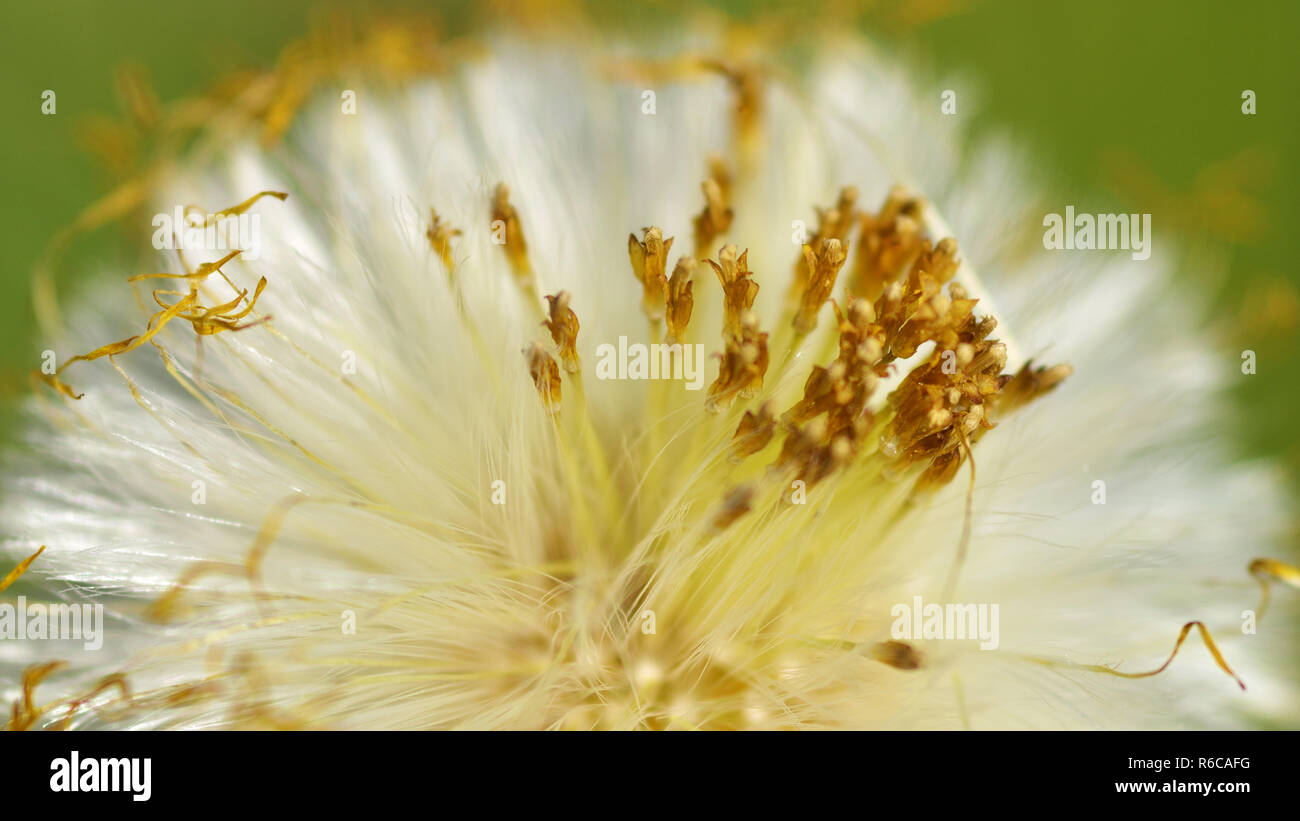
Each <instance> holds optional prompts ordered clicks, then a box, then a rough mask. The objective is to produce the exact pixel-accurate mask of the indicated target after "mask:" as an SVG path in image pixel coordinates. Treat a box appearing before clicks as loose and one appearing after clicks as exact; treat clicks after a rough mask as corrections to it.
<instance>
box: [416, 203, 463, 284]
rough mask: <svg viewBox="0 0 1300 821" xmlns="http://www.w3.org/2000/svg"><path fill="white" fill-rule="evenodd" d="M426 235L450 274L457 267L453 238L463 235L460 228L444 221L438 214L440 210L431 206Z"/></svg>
mask: <svg viewBox="0 0 1300 821" xmlns="http://www.w3.org/2000/svg"><path fill="white" fill-rule="evenodd" d="M424 235H425V236H426V237H428V238H429V245H430V246H431V247H432V248H433V252H434V253H435V254H437V255H438V258H439V259H441V260H442V264H443V265H444V266H446V268H447V273H449V274H450V273H451V271H452V269H453V268H454V267H455V266H454V265H453V264H452V258H451V239H452V237H458V236H460V235H461V232H460V229H459V228H452V227H451V226H450V225H448V224H447V223H445V222H443V221H442V218H441V217H439V216H438V212H437V211H435V210H434V209H432V208H430V209H429V227H428V229H427V230H426V231H425V232H424Z"/></svg>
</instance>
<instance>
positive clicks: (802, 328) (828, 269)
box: [794, 238, 848, 334]
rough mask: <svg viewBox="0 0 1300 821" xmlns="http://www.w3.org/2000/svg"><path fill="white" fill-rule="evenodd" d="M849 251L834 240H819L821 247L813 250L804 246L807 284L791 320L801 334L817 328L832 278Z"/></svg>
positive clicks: (833, 280)
mask: <svg viewBox="0 0 1300 821" xmlns="http://www.w3.org/2000/svg"><path fill="white" fill-rule="evenodd" d="M847 255H848V250H847V248H845V246H844V245H843V244H842V243H841V242H840V241H839V240H838V239H834V238H830V239H826V240H822V241H821V242H820V248H819V249H818V250H817V251H814V250H813V247H812V246H811V245H805V246H804V247H803V256H804V263H805V264H806V265H807V267H808V272H809V273H808V285H807V287H806V288H805V289H804V291H803V295H802V297H800V300H799V312H798V313H797V314H796V315H795V318H794V328H795V330H796V331H797V332H799V333H800V334H806V333H808V332H809V331H811V330H812V329H813V328H816V327H817V314H818V313H820V311H821V307H822V305H824V304H825V303H826V300H827V299H830V295H831V291H832V290H833V289H834V288H835V278H836V277H837V276H839V273H840V267H841V266H843V265H844V259H845V257H846V256H847Z"/></svg>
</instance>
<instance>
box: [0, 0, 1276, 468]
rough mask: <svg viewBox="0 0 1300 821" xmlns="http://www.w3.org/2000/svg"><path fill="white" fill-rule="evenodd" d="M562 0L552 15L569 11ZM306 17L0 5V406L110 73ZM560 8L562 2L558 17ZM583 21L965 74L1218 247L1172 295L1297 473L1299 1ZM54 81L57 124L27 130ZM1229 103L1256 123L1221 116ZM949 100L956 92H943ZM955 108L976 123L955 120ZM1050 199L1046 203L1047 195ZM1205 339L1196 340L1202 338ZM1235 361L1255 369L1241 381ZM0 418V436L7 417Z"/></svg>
mask: <svg viewBox="0 0 1300 821" xmlns="http://www.w3.org/2000/svg"><path fill="white" fill-rule="evenodd" d="M397 5H401V6H403V7H408V8H418V9H421V10H425V11H431V12H432V13H433V14H434V15H435V16H436V17H437V18H438V19H440V20H441V21H442V27H443V29H444V30H445V31H448V32H453V33H454V32H458V31H464V30H466V29H469V28H471V27H473V26H475V25H482V24H484V23H485V22H489V21H491V20H494V19H498V18H500V17H502V16H528V17H530V18H532V19H537V18H538V17H539V16H540V17H548V18H551V19H554V18H555V15H556V14H558V13H559V11H557V10H556V9H554V8H551V7H547V8H542V6H543V4H538V3H518V2H503V0H498V1H497V2H495V3H489V4H487V5H486V6H484V5H483V4H480V3H471V2H444V3H438V4H433V5H432V7H430V6H429V5H428V4H414V3H402V4H396V3H372V4H370V7H371V8H377V9H388V8H392V7H394V6H397ZM561 5H563V6H568V7H570V8H572V7H574V6H575V5H581V4H575V3H564V4H561ZM325 11H326V9H325V7H322V6H321V5H319V4H313V3H308V2H302V0H277V2H267V0H225V2H223V3H220V4H218V5H216V6H188V7H184V6H176V5H175V4H164V3H161V2H152V3H149V2H139V1H138V0H137V1H135V2H132V1H131V0H119V2H114V3H103V2H99V0H62V1H61V2H59V3H57V4H54V5H51V4H47V3H37V2H34V0H9V1H8V2H6V3H4V4H3V5H0V110H3V111H4V112H6V117H5V119H4V128H3V129H2V130H0V156H2V157H3V163H4V169H5V173H4V183H5V185H4V196H3V198H0V285H3V288H4V291H3V292H4V294H5V296H6V299H5V300H4V301H3V303H2V307H0V312H2V313H0V389H2V390H0V400H3V402H4V404H5V405H6V406H11V404H12V402H13V401H14V400H16V399H19V398H20V397H22V396H23V395H25V393H26V392H27V391H28V390H29V388H28V382H27V380H26V377H25V374H26V372H27V371H29V370H31V369H32V368H33V367H34V366H35V365H36V364H38V362H39V359H38V357H39V352H40V350H42V349H43V348H45V347H47V346H48V343H47V342H46V341H45V340H42V339H40V338H39V336H38V330H37V327H36V322H35V318H34V316H33V313H32V310H31V299H30V275H31V270H32V266H33V263H34V261H35V260H36V258H37V256H38V255H39V254H40V252H41V250H42V248H43V247H44V244H45V243H46V242H48V240H49V238H50V237H52V236H53V235H54V234H55V233H56V232H57V231H58V230H59V229H60V228H61V227H63V226H66V225H67V224H68V223H70V222H71V221H72V220H73V219H74V217H75V216H76V215H77V213H78V212H79V211H80V210H81V209H82V208H84V207H85V206H86V205H87V204H89V203H90V202H91V201H93V200H94V198H95V197H96V196H97V195H100V194H103V193H104V192H105V191H106V190H107V184H108V181H109V176H108V174H107V170H106V169H105V168H104V166H103V164H102V163H99V162H97V161H96V160H95V158H94V157H93V156H92V155H91V153H90V152H88V151H87V150H86V146H85V142H86V137H87V135H88V134H91V133H94V132H93V130H92V127H93V124H94V123H95V122H96V121H97V120H98V119H102V118H104V117H107V116H115V115H117V114H118V113H120V111H121V110H122V101H121V100H120V99H119V98H118V94H117V91H116V88H117V83H116V82H115V76H116V75H117V73H118V72H119V71H120V70H122V67H124V66H127V67H134V69H133V70H135V71H137V72H139V73H140V76H144V77H147V78H148V81H149V83H150V84H151V85H152V87H153V88H154V89H155V90H156V92H157V95H158V97H159V98H160V99H162V100H164V101H167V100H173V99H176V98H178V97H181V96H184V95H186V94H190V93H193V92H194V91H196V90H198V89H200V88H203V87H205V86H206V85H208V84H209V83H211V82H212V81H213V80H214V79H215V78H218V77H221V76H223V75H225V74H226V73H228V72H230V71H232V70H234V69H237V68H240V67H246V66H266V65H270V64H271V63H272V62H273V61H274V60H275V57H276V54H277V53H278V52H279V50H280V48H281V47H282V46H283V45H284V44H285V43H286V42H288V41H290V40H291V39H293V38H295V37H297V36H299V35H301V34H302V33H303V32H304V31H306V30H307V28H308V26H309V25H310V24H311V23H312V22H313V21H314V20H319V18H320V17H321V16H322V14H323V13H324V12H325ZM560 11H562V10H560ZM588 11H589V13H590V14H591V15H592V16H593V17H594V18H595V19H597V20H598V21H600V22H601V23H603V24H607V25H611V26H616V27H625V28H626V29H627V30H628V31H630V32H638V31H640V32H653V31H655V30H656V29H663V28H666V27H671V26H672V25H674V24H675V21H676V20H677V19H679V18H680V17H681V16H683V15H691V14H699V13H711V14H714V15H718V16H730V17H733V18H736V19H739V20H753V19H769V20H770V19H775V20H778V21H780V22H781V24H782V25H788V26H796V27H797V26H798V25H800V23H801V21H806V20H810V19H814V18H815V19H818V20H821V21H822V22H827V21H836V22H842V23H843V24H844V25H846V26H857V27H859V28H861V29H862V30H864V31H866V32H869V33H871V34H873V35H874V36H876V37H877V38H878V39H879V40H881V41H882V42H884V43H885V44H886V45H887V46H889V47H890V48H892V49H894V50H896V51H899V52H901V53H903V54H904V55H906V56H908V57H909V58H911V59H914V60H915V61H917V64H918V65H921V66H923V67H925V68H926V69H927V73H928V75H929V76H949V75H952V76H961V77H971V78H973V79H974V80H975V81H976V82H978V84H979V86H978V88H977V89H972V91H974V99H976V100H977V101H978V106H972V107H971V109H972V113H971V114H970V116H972V117H974V118H976V119H975V122H974V127H975V128H976V129H977V130H988V129H996V130H998V131H1002V130H1006V129H1008V128H1009V129H1010V130H1011V131H1012V132H1014V133H1016V134H1017V135H1018V136H1020V137H1021V138H1023V139H1025V140H1026V141H1027V142H1028V143H1029V145H1030V146H1031V149H1032V150H1031V152H1029V154H1030V155H1032V156H1034V158H1035V160H1034V167H1035V168H1036V169H1044V170H1046V172H1047V173H1048V175H1049V176H1050V177H1051V178H1052V179H1051V182H1052V183H1053V184H1054V185H1056V186H1057V189H1056V190H1059V191H1066V192H1075V193H1076V195H1075V196H1072V197H1071V201H1073V202H1075V203H1076V204H1078V205H1079V206H1080V208H1081V210H1093V211H1106V212H1121V211H1140V212H1141V211H1145V212H1152V213H1154V214H1155V215H1156V217H1155V224H1156V226H1157V227H1156V231H1157V232H1161V231H1162V230H1164V229H1166V228H1167V227H1168V228H1173V227H1174V226H1175V225H1176V226H1177V227H1178V228H1179V229H1180V230H1182V231H1184V232H1186V235H1187V236H1189V237H1192V238H1195V239H1196V240H1197V241H1198V242H1207V243H1211V244H1212V245H1211V246H1207V247H1213V248H1215V249H1218V251H1219V252H1221V253H1222V254H1224V255H1225V258H1226V259H1227V261H1228V263H1229V273H1230V275H1229V276H1228V277H1227V279H1226V280H1224V281H1222V282H1218V281H1216V282H1202V281H1198V280H1195V279H1193V278H1191V277H1192V274H1190V273H1189V274H1188V277H1189V279H1188V280H1187V284H1188V286H1189V287H1197V288H1203V289H1214V290H1213V293H1214V295H1215V299H1216V301H1215V305H1216V311H1215V316H1214V317H1213V318H1212V319H1213V323H1207V325H1210V324H1212V326H1213V329H1214V332H1215V333H1218V334H1219V335H1220V336H1219V338H1220V340H1221V342H1222V347H1223V362H1222V366H1223V368H1224V369H1225V373H1228V374H1232V375H1235V376H1236V377H1237V378H1236V380H1235V381H1236V383H1237V384H1238V385H1239V387H1238V388H1237V389H1236V390H1235V397H1236V399H1237V401H1238V402H1239V405H1240V410H1241V412H1240V414H1239V415H1238V416H1237V417H1236V419H1237V422H1236V424H1235V426H1234V428H1233V430H1232V435H1234V436H1235V437H1237V440H1238V441H1239V442H1240V445H1241V447H1242V448H1243V452H1245V453H1247V454H1250V455H1256V454H1267V455H1270V456H1274V457H1279V458H1280V459H1281V460H1282V461H1283V462H1284V463H1285V464H1286V466H1287V467H1288V469H1289V470H1290V472H1291V475H1292V476H1293V477H1297V476H1300V437H1297V436H1295V435H1293V434H1292V432H1291V431H1292V429H1291V409H1292V407H1293V406H1294V405H1295V404H1296V402H1295V400H1296V398H1297V396H1298V395H1300V390H1298V389H1297V387H1296V383H1297V382H1298V381H1300V380H1298V379H1297V377H1298V376H1300V356H1298V355H1297V351H1296V348H1297V340H1298V333H1297V331H1298V327H1297V323H1298V322H1300V297H1298V296H1297V294H1298V293H1300V267H1297V265H1296V264H1295V262H1294V260H1295V259H1296V258H1297V251H1300V234H1297V233H1296V232H1295V231H1292V230H1290V229H1288V227H1287V222H1286V217H1285V215H1286V214H1288V213H1291V214H1295V213H1297V211H1298V210H1300V209H1298V208H1297V206H1300V202H1298V200H1300V188H1298V187H1297V186H1296V185H1294V184H1293V183H1294V182H1295V181H1296V180H1297V179H1298V178H1300V177H1298V176H1297V171H1298V169H1297V166H1296V163H1297V157H1298V156H1300V151H1297V148H1300V145H1298V144H1300V127H1298V126H1300V122H1297V112H1298V111H1300V89H1297V83H1300V70H1298V69H1300V57H1298V56H1297V55H1298V54H1300V51H1298V50H1297V49H1296V48H1295V46H1294V43H1293V42H1292V40H1293V36H1294V32H1296V31H1298V30H1300V4H1295V3H1290V2H1281V1H1280V0H1279V1H1278V2H1270V3H1254V4H1236V5H1229V4H1224V3H1221V2H1209V0H1182V1H1180V2H1175V0H1164V1H1162V2H1142V3H1134V2H1131V0H1104V1H1103V2H1089V3H1070V4H1065V3H1042V2H1037V1H1036V0H1006V1H1005V2H997V1H996V0H985V2H979V0H967V2H963V1H962V0H911V2H903V1H902V0H876V1H875V2H871V1H870V0H868V2H861V3H849V2H831V3H827V4H819V5H813V4H798V5H795V4H777V3H770V2H761V0H756V1H755V2H739V1H738V0H737V1H735V2H714V3H706V4H696V5H694V6H690V7H688V6H685V5H683V4H681V3H677V2H665V0H659V1H658V2H649V3H644V4H640V5H637V6H635V7H629V8H624V7H623V4H615V5H610V4H600V3H591V4H590V8H589V10H588ZM44 89H54V90H55V91H56V92H57V94H58V113H57V114H56V115H54V116H43V115H42V114H41V110H40V103H41V93H42V91H43V90H44ZM1243 89H1252V90H1254V91H1255V92H1256V94H1257V104H1258V113H1257V114H1255V115H1253V116H1245V115H1243V114H1242V113H1241V94H1242V91H1243ZM963 95H964V92H962V93H961V94H959V98H961V97H962V96H963ZM976 109H977V110H976ZM1063 202H1064V201H1063ZM122 246H123V243H122V241H121V237H120V235H119V234H118V233H117V232H115V231H114V230H113V229H103V230H100V231H98V232H96V233H94V234H93V235H91V236H90V237H87V238H85V239H84V240H82V241H80V242H78V243H77V245H76V246H74V248H73V250H72V252H71V253H70V254H69V255H68V256H67V257H65V259H64V260H63V263H62V265H61V266H60V275H59V277H60V284H61V291H62V292H64V293H66V292H68V291H69V290H70V285H72V284H75V282H76V281H77V277H78V276H84V275H86V274H78V273H77V272H87V273H88V272H98V273H101V274H102V273H104V272H105V269H106V267H107V266H106V265H105V264H104V261H105V260H111V259H113V258H114V257H115V255H119V254H120V253H121V252H122ZM1208 332H1210V330H1209V328H1208V327H1207V333H1208ZM1243 348H1251V349H1253V350H1255V351H1256V352H1257V354H1258V358H1259V369H1258V374H1257V375H1255V376H1241V375H1240V370H1239V363H1240V353H1241V350H1242V349H1243ZM4 418H5V420H6V421H5V422H4V423H2V424H0V433H4V432H8V429H9V427H10V426H11V423H10V422H8V420H10V419H12V414H7V415H6V416H5V417H4Z"/></svg>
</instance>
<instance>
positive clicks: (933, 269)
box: [724, 237, 1070, 491]
mask: <svg viewBox="0 0 1300 821" xmlns="http://www.w3.org/2000/svg"><path fill="white" fill-rule="evenodd" d="M837 245H838V243H837V242H835V241H833V240H827V241H826V242H824V243H823V244H822V248H823V250H825V249H834V248H835V247H836V246H837ZM858 253H859V257H861V256H862V255H865V254H866V253H867V250H866V249H864V248H862V247H859V249H858ZM842 261H843V260H842V258H841V259H839V262H841V263H842ZM814 262H816V260H814ZM957 268H958V262H957V244H956V242H954V241H953V240H952V239H944V240H942V241H941V242H939V243H938V245H935V246H932V245H931V243H930V241H929V240H928V239H924V238H919V237H918V241H917V244H916V249H915V254H914V255H913V256H912V258H911V260H910V262H909V267H908V268H906V270H907V277H906V279H905V280H902V281H896V280H895V278H896V277H898V276H901V273H902V270H901V269H900V270H899V271H898V272H897V273H895V274H893V275H891V276H887V277H883V278H882V286H883V287H882V290H881V293H880V294H879V295H878V297H877V298H876V299H875V300H874V304H873V301H871V300H866V299H860V298H854V296H853V294H852V293H851V292H849V293H846V294H845V299H844V302H843V307H841V305H840V304H837V303H832V306H833V307H834V310H835V316H836V319H837V323H838V332H839V345H838V353H837V355H836V358H835V359H834V360H833V361H832V362H831V363H830V364H829V365H827V366H825V367H822V366H814V367H813V369H812V373H811V374H810V375H809V376H808V379H807V380H806V381H805V383H804V389H803V398H802V399H800V400H799V401H798V402H796V403H795V404H794V405H793V406H792V407H791V408H790V409H789V410H788V411H786V412H785V414H783V415H782V417H781V422H782V427H783V429H784V431H785V434H786V435H785V439H784V441H783V443H782V448H781V452H780V455H779V456H778V457H777V460H776V462H775V465H774V466H775V467H776V468H777V469H778V470H780V471H783V472H786V473H793V475H794V476H795V478H797V479H802V480H804V481H805V482H806V483H807V484H808V485H809V486H811V485H812V484H814V483H816V482H818V481H820V480H821V479H822V478H824V477H826V476H827V475H829V474H830V473H831V472H833V471H835V470H836V469H838V468H840V467H841V466H843V465H845V464H847V463H848V462H850V461H851V460H852V459H853V457H854V456H855V455H856V454H857V453H858V452H860V451H861V450H862V449H863V446H864V445H865V444H867V437H868V434H869V432H870V431H871V430H872V429H873V425H874V424H875V415H874V414H873V413H872V412H871V411H870V410H869V409H868V404H869V401H870V399H871V397H872V394H873V392H874V391H875V389H876V387H877V386H878V385H879V383H880V380H881V378H883V377H885V376H887V375H888V374H889V371H890V369H891V367H893V366H892V364H891V363H893V362H894V361H896V360H898V359H906V358H910V357H912V356H913V355H914V354H915V353H916V351H917V350H918V348H919V347H920V346H921V345H922V344H924V343H926V342H931V343H934V345H935V348H934V350H933V352H932V353H931V354H930V356H929V357H928V359H927V360H926V361H925V362H923V363H921V364H920V365H919V366H917V367H916V368H915V369H914V370H913V371H912V372H911V373H909V374H908V376H907V377H906V378H905V379H904V380H903V382H902V384H901V385H900V386H899V387H898V388H897V389H896V390H895V391H893V392H892V393H891V394H890V395H889V398H888V403H887V407H886V409H885V412H886V416H885V419H887V420H888V421H887V423H886V424H885V426H884V430H883V434H882V437H881V447H880V453H881V454H882V455H883V456H884V457H885V458H886V459H888V460H890V461H891V463H892V464H891V466H890V472H891V473H894V474H898V473H901V472H902V471H904V470H905V469H907V468H909V467H911V466H913V465H919V466H921V467H922V471H921V475H920V477H919V478H918V479H917V482H916V485H915V490H917V491H922V490H927V489H932V488H936V487H939V486H941V485H943V484H945V483H947V482H948V481H949V480H951V479H952V477H953V476H954V475H955V474H956V471H957V468H958V467H959V466H960V464H961V461H962V459H963V458H964V457H965V456H966V455H968V453H969V446H970V444H971V443H972V442H974V441H976V440H977V439H979V437H980V436H981V435H982V434H983V432H984V431H986V430H988V429H990V428H992V426H993V417H994V410H995V409H996V410H997V411H999V412H1001V413H1005V412H1008V411H1010V410H1013V409H1014V408H1016V407H1019V406H1020V405H1023V404H1024V403H1025V402H1027V401H1029V400H1030V399H1032V398H1034V397H1036V396H1040V395H1042V394H1044V393H1046V392H1047V391H1049V390H1051V389H1052V388H1053V387H1055V386H1056V385H1057V384H1059V383H1060V382H1061V380H1063V379H1064V378H1065V377H1066V376H1067V375H1068V374H1069V373H1070V368H1069V366H1068V365H1058V366H1056V367H1054V368H1039V369H1036V370H1035V369H1032V368H1029V367H1028V366H1026V368H1023V369H1021V371H1020V372H1019V373H1017V374H1016V375H1015V376H1014V377H1013V376H1011V375H1010V374H1005V375H1004V374H1003V369H1004V368H1005V367H1006V363H1007V351H1006V346H1005V345H1003V344H1002V343H1000V342H997V341H995V340H992V339H990V338H989V335H990V334H991V333H992V332H993V330H994V328H996V327H997V322H996V320H994V319H993V318H992V317H982V318H981V317H976V316H975V314H974V307H975V303H976V300H974V299H972V298H970V297H969V296H968V294H967V292H966V290H965V289H964V288H963V287H962V286H961V285H959V284H956V283H951V284H948V287H947V290H946V291H945V288H944V285H945V283H948V282H949V280H951V279H952V278H953V276H954V275H955V274H956V271H957ZM810 270H811V271H812V272H813V274H814V276H813V278H815V276H816V272H817V269H816V267H815V266H812V265H810ZM725 367H726V365H725V360H724V368H725ZM1008 389H1009V390H1008ZM760 413H761V412H760ZM765 422H766V420H764V419H763V418H762V417H761V416H754V417H752V418H750V417H747V418H746V419H745V420H744V421H742V424H741V427H740V429H738V430H737V432H736V435H735V437H733V445H732V455H733V457H734V458H744V457H745V456H748V455H750V454H752V453H756V452H758V451H759V450H761V449H762V447H763V446H765V445H766V444H767V441H768V439H763V440H762V442H761V444H760V445H758V446H757V447H750V446H748V445H745V444H742V441H743V442H750V441H752V440H751V437H752V436H753V435H754V433H755V431H759V430H762V429H763V428H764V427H765Z"/></svg>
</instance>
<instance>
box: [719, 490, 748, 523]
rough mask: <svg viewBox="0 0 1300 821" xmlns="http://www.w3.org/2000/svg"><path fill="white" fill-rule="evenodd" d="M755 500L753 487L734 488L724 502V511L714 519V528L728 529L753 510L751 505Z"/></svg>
mask: <svg viewBox="0 0 1300 821" xmlns="http://www.w3.org/2000/svg"><path fill="white" fill-rule="evenodd" d="M753 499H754V488H753V487H752V486H751V485H741V486H740V487H735V488H732V489H731V490H730V491H728V492H727V495H726V497H725V498H724V499H723V500H722V509H721V510H719V511H718V512H717V514H716V515H714V517H713V527H714V528H715V529H716V530H725V529H727V528H728V527H729V526H730V525H731V523H732V522H734V521H736V520H737V519H739V518H740V517H741V516H744V515H745V514H746V513H748V512H749V511H750V510H751V504H750V503H751V502H752V501H753Z"/></svg>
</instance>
